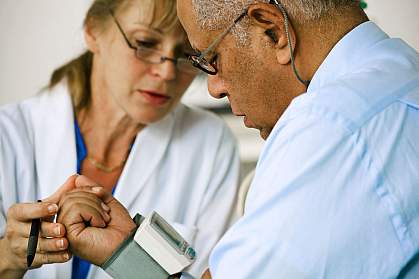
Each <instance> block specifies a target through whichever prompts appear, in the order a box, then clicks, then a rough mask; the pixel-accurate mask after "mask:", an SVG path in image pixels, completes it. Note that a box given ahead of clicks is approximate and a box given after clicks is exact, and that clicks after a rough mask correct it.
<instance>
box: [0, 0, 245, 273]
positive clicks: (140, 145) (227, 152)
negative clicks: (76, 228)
mask: <svg viewBox="0 0 419 279" xmlns="http://www.w3.org/2000/svg"><path fill="white" fill-rule="evenodd" d="M85 39H86V45H87V47H88V51H87V52H86V53H84V54H83V55H81V56H80V57H78V58H76V59H74V60H73V61H71V62H70V63H68V64H67V65H65V66H63V67H61V68H60V69H58V70H56V71H55V72H54V73H53V75H52V78H51V83H50V85H49V87H48V89H47V90H46V91H45V92H43V93H42V94H40V95H38V96H36V97H33V98H31V99H29V100H26V101H24V102H22V103H19V104H13V105H8V106H5V107H3V108H1V110H0V237H1V239H0V277H1V278H7V277H8V278H20V277H22V276H23V275H25V278H108V277H107V275H106V274H105V273H104V272H103V271H102V270H100V269H98V268H97V267H95V266H90V265H89V263H87V262H84V261H82V260H80V259H78V258H76V257H74V258H73V259H71V260H70V258H71V255H70V253H69V247H68V240H67V239H66V238H65V228H64V226H62V225H61V224H58V223H48V222H47V221H43V222H42V229H41V234H40V239H39V242H38V248H39V251H38V253H37V256H36V258H35V260H34V263H33V270H30V271H28V270H27V266H26V245H27V237H28V233H29V227H30V220H31V219H33V218H45V217H47V216H49V215H53V214H55V213H56V212H57V210H58V208H56V207H55V206H54V204H55V203H56V202H58V201H55V200H53V199H50V200H48V202H42V203H39V204H33V203H25V202H33V201H35V200H37V199H42V198H45V197H48V196H50V195H51V194H52V193H53V192H55V190H56V189H57V188H58V187H59V185H61V184H62V183H63V182H64V181H65V179H66V178H67V177H68V176H70V175H71V174H73V173H75V172H78V173H80V174H83V175H85V176H87V177H90V178H91V179H92V180H94V181H96V182H98V183H99V184H101V185H103V186H104V187H105V188H106V189H107V190H109V191H112V192H113V193H114V196H115V197H116V198H117V199H118V200H119V201H121V203H122V204H123V205H124V206H125V207H126V208H127V209H128V211H129V212H130V213H131V214H135V213H137V212H139V213H141V214H143V215H148V214H149V213H150V212H151V211H152V210H156V211H158V212H159V213H160V214H161V215H162V216H163V217H164V218H165V219H166V220H168V221H170V222H171V223H172V224H173V225H174V226H175V228H176V229H177V230H178V231H179V232H180V233H181V234H182V235H183V236H184V237H185V238H186V239H187V240H188V241H189V242H191V243H192V244H193V246H194V247H195V248H196V250H197V253H198V255H199V258H198V261H197V262H196V263H194V265H193V266H192V267H191V268H190V269H189V273H190V274H192V275H193V276H199V275H200V274H201V272H202V271H203V270H204V268H205V267H206V265H207V259H208V254H209V252H210V250H211V249H212V247H213V246H214V244H215V243H216V241H217V240H218V239H219V238H220V237H221V235H222V234H223V233H224V231H225V230H226V229H227V225H228V223H229V218H230V215H231V214H230V213H231V212H232V210H233V202H234V199H235V195H236V189H237V188H236V185H237V180H238V168H239V161H238V156H237V150H236V147H235V141H234V139H233V137H232V135H231V133H230V131H229V130H228V129H227V128H226V126H225V125H224V124H223V123H222V122H221V121H220V120H219V119H218V118H217V117H215V116H213V115H211V114H209V113H207V112H204V111H201V110H197V109H191V108H188V107H186V106H184V105H182V104H181V103H179V100H180V98H181V97H182V95H183V93H184V92H185V90H186V88H187V87H188V86H189V84H190V83H191V81H192V80H193V78H194V77H195V75H196V71H195V70H194V69H193V68H192V66H191V65H190V64H189V63H188V62H187V61H186V59H185V58H186V56H185V52H186V53H188V52H189V51H191V49H190V47H189V45H188V43H187V39H186V36H185V33H184V31H183V29H182V28H181V26H180V24H179V22H178V19H177V16H176V2H175V0H170V1H169V0H132V1H128V0H119V1H112V0H97V1H94V2H93V4H92V6H91V7H90V9H89V11H88V13H87V16H86V19H85ZM48 208H49V209H51V210H52V211H48ZM204 227H205V230H204V229H203V228H204ZM104 245H105V244H104ZM54 263H64V264H54Z"/></svg>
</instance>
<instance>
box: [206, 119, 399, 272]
mask: <svg viewBox="0 0 419 279" xmlns="http://www.w3.org/2000/svg"><path fill="white" fill-rule="evenodd" d="M295 121H296V122H297V123H294V124H293V125H289V127H287V126H285V127H284V129H283V130H282V131H281V132H280V133H283V134H284V135H285V137H281V135H271V136H274V137H276V140H275V142H272V141H271V142H267V145H268V146H267V147H265V150H264V153H263V154H262V157H261V161H260V163H259V165H258V167H257V170H256V176H255V179H254V181H253V184H252V186H251V189H250V192H249V194H248V199H247V202H246V210H245V214H244V216H243V217H242V218H241V219H240V220H239V221H238V222H237V223H236V224H235V225H234V226H233V227H232V228H231V229H230V230H229V231H228V232H227V233H226V234H225V236H224V237H223V239H222V240H221V241H220V242H219V243H218V244H217V246H216V247H215V249H214V250H213V253H212V255H211V258H210V271H211V273H212V276H213V277H212V278H214V279H219V278H236V279H242V278H243V279H244V278H246V279H250V278H383V277H382V276H380V274H385V273H380V272H382V271H384V270H385V269H386V268H388V267H390V266H393V265H397V264H401V263H400V261H401V259H403V256H402V253H401V251H400V245H399V241H398V239H397V236H396V233H395V229H394V226H393V224H392V223H391V216H390V214H389V211H388V208H386V204H385V203H383V200H381V199H380V198H381V197H380V196H379V194H377V192H376V191H375V189H374V187H375V186H376V185H374V183H371V180H373V179H374V178H372V177H374V175H375V174H376V173H375V172H376V168H375V166H374V163H373V162H372V161H371V160H370V158H369V156H370V154H369V153H368V150H367V149H366V147H365V145H364V143H362V142H358V141H359V136H358V135H356V134H350V133H349V132H348V131H346V130H344V129H343V128H342V129H340V128H339V127H336V126H337V125H335V124H334V123H331V122H330V123H328V122H325V121H323V122H321V121H320V122H319V121H318V119H316V118H315V117H310V116H307V117H302V118H301V119H300V120H295ZM268 140H269V139H268ZM371 185H373V186H371ZM396 275H397V274H396Z"/></svg>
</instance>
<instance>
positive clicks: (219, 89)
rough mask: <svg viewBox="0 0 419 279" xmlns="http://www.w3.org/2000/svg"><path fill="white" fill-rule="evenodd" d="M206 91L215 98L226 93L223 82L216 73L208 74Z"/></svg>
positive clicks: (224, 95)
mask: <svg viewBox="0 0 419 279" xmlns="http://www.w3.org/2000/svg"><path fill="white" fill-rule="evenodd" d="M208 91H209V93H210V94H211V96H212V97H214V98H216V99H221V98H224V97H226V96H227V95H228V94H227V88H226V86H225V82H224V80H223V79H221V78H220V77H219V76H218V75H208Z"/></svg>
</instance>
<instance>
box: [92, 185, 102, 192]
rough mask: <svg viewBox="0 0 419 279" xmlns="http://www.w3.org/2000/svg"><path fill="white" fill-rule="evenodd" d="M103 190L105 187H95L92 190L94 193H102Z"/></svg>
mask: <svg viewBox="0 0 419 279" xmlns="http://www.w3.org/2000/svg"><path fill="white" fill-rule="evenodd" d="M102 189H103V187H99V186H95V187H93V188H92V191H93V192H100V191H102Z"/></svg>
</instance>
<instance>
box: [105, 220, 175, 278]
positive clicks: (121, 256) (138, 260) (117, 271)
mask: <svg viewBox="0 0 419 279" xmlns="http://www.w3.org/2000/svg"><path fill="white" fill-rule="evenodd" d="M143 220H144V217H142V216H141V215H139V214H137V215H135V217H134V222H135V224H136V225H137V228H138V227H139V226H140V224H141V222H142V221H143ZM136 231H137V230H136V229H135V230H133V231H132V232H131V234H130V235H129V237H128V238H127V239H126V240H124V242H123V243H122V244H121V245H120V246H119V247H118V249H116V250H115V252H114V253H113V254H112V256H111V257H110V258H109V259H108V260H107V261H106V262H105V263H104V264H103V265H102V266H101V268H102V269H103V270H105V272H106V273H108V274H109V275H110V276H111V277H112V278H114V279H134V278H141V279H168V278H171V276H170V274H168V273H167V272H166V271H165V270H164V269H163V268H162V267H161V266H160V265H159V264H158V263H157V262H156V261H155V260H154V259H153V258H152V257H151V256H150V255H149V254H147V252H146V251H144V250H143V249H142V248H141V246H140V245H138V243H137V242H135V241H134V235H135V233H136ZM104 245H106V244H104Z"/></svg>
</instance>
